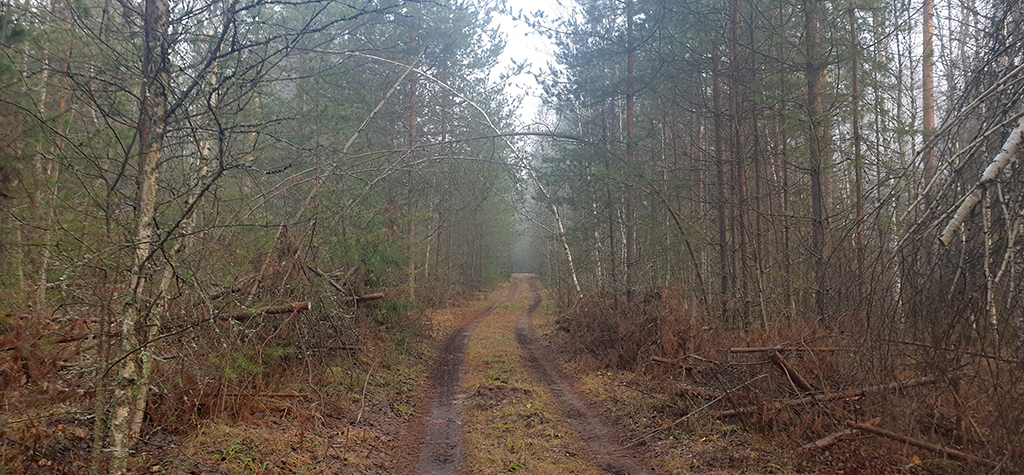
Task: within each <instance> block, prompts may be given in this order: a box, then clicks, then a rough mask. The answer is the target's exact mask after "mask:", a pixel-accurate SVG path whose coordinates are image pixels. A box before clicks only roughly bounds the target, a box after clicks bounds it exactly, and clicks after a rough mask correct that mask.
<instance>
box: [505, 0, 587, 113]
mask: <svg viewBox="0 0 1024 475" xmlns="http://www.w3.org/2000/svg"><path fill="white" fill-rule="evenodd" d="M566 1H568V2H570V3H571V2H572V0H566ZM507 4H508V7H509V9H510V10H512V11H513V12H517V13H518V12H519V11H522V12H523V13H524V14H525V13H530V12H535V11H537V10H543V11H545V12H547V14H548V16H549V18H550V17H551V16H555V15H558V13H559V12H562V11H565V8H564V7H562V6H560V5H559V2H558V1H556V0H508V3H507ZM494 23H495V24H496V25H498V26H499V27H500V28H501V31H502V32H504V33H505V35H506V38H507V40H508V43H507V44H506V46H505V53H504V54H502V55H501V57H500V58H499V63H498V64H499V66H498V71H505V70H506V68H509V67H512V66H513V62H514V63H516V64H522V63H524V62H525V63H527V64H528V66H527V68H526V71H525V72H523V74H520V75H519V76H517V77H515V78H513V79H512V80H511V81H510V82H509V84H508V92H509V94H513V95H516V96H520V97H522V107H521V109H520V111H519V121H520V125H521V126H522V125H526V124H530V123H532V122H535V121H536V120H537V113H538V112H539V111H540V107H541V99H540V95H541V89H540V86H539V85H538V84H537V81H536V80H535V79H534V77H533V75H532V74H530V73H531V72H540V71H542V70H544V68H545V67H546V66H547V64H548V63H550V62H553V61H554V59H555V57H554V48H553V47H552V45H551V43H549V42H548V40H547V39H546V38H544V37H543V36H541V35H539V34H537V33H536V32H534V31H533V29H532V28H530V27H529V26H528V25H526V24H525V23H524V22H522V21H515V20H513V19H512V17H510V16H508V15H500V14H499V15H495V16H494ZM496 78H497V75H495V79H496Z"/></svg>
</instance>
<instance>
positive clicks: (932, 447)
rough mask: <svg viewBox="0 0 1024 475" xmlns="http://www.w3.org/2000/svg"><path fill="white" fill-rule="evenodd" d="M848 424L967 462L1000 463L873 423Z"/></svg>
mask: <svg viewBox="0 0 1024 475" xmlns="http://www.w3.org/2000/svg"><path fill="white" fill-rule="evenodd" d="M846 425H848V426H850V427H852V428H854V429H859V430H862V431H864V432H871V433H873V434H878V435H880V436H883V437H888V438H890V439H892V440H897V441H900V442H903V443H905V444H910V445H913V446H915V447H920V448H922V449H926V450H931V451H932V452H940V453H943V454H946V455H948V456H950V457H953V458H955V459H960V460H964V461H967V462H973V463H976V464H978V465H985V466H988V467H997V466H998V465H999V464H998V463H996V462H994V461H992V460H988V459H983V458H981V457H978V456H977V455H971V454H968V453H965V452H961V451H959V450H954V449H950V448H946V447H943V446H941V445H935V444H933V443H930V442H925V441H923V440H918V439H914V438H911V437H907V436H905V435H900V434H897V433H895V432H889V431H887V430H885V429H880V428H878V427H874V426H871V425H868V424H861V423H859V422H853V421H847V422H846Z"/></svg>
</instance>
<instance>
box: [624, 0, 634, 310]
mask: <svg viewBox="0 0 1024 475" xmlns="http://www.w3.org/2000/svg"><path fill="white" fill-rule="evenodd" d="M634 61H635V57H634V52H633V0H626V164H627V166H628V167H630V170H629V177H627V179H626V197H625V198H626V210H625V211H626V219H625V223H624V225H625V235H626V236H625V237H626V239H625V241H626V243H625V244H626V301H627V302H632V301H633V292H634V291H635V289H634V287H635V286H636V271H635V270H634V266H635V264H636V262H635V261H636V210H635V209H634V203H633V201H634V197H633V184H632V183H633V181H632V180H633V174H634V173H635V170H633V168H635V166H636V142H635V137H634V135H633V115H634V101H635V97H634V95H635V93H634V90H633V88H634V84H633V80H634V78H633V76H634V71H633V66H634Z"/></svg>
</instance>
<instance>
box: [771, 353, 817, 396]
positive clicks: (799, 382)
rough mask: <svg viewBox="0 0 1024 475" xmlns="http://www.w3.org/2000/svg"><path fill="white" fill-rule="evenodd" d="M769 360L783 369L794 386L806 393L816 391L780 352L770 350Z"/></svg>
mask: <svg viewBox="0 0 1024 475" xmlns="http://www.w3.org/2000/svg"><path fill="white" fill-rule="evenodd" d="M768 359H770V360H771V361H772V363H774V364H775V366H777V367H778V368H779V369H781V370H782V373H783V374H785V375H786V377H788V378H789V380H790V381H791V382H792V383H793V384H794V385H796V386H798V387H799V388H800V389H803V390H804V391H806V392H813V391H814V388H813V387H811V383H808V382H807V380H806V379H804V377H803V376H802V375H801V374H800V373H799V372H797V370H796V369H795V368H793V366H792V365H790V364H789V362H788V361H786V359H785V358H783V357H782V354H780V353H779V352H778V351H775V350H774V349H772V350H768Z"/></svg>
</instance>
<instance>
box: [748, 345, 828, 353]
mask: <svg viewBox="0 0 1024 475" xmlns="http://www.w3.org/2000/svg"><path fill="white" fill-rule="evenodd" d="M838 350H839V348H803V347H792V348H784V347H781V346H761V347H750V348H729V353H764V352H766V351H778V352H782V351H804V352H822V353H834V352H836V351H838Z"/></svg>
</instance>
